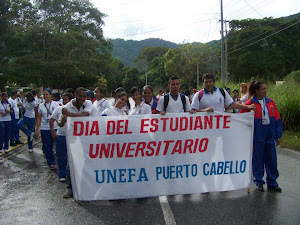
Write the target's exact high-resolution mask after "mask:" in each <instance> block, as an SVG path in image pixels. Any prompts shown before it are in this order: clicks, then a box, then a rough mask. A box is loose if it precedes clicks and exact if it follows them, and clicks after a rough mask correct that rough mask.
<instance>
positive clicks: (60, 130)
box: [51, 106, 68, 179]
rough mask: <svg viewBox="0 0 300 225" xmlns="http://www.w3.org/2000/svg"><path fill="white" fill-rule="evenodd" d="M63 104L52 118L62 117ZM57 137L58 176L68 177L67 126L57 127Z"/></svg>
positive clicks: (56, 119)
mask: <svg viewBox="0 0 300 225" xmlns="http://www.w3.org/2000/svg"><path fill="white" fill-rule="evenodd" d="M62 108H63V106H59V107H57V108H56V109H55V110H54V112H53V114H52V115H51V118H52V119H54V120H55V121H58V120H59V119H60V117H61V112H62ZM56 134H57V138H56V139H55V147H56V148H55V149H56V158H57V164H58V178H59V179H60V178H66V169H67V162H68V156H67V144H66V135H65V128H64V127H59V126H58V127H57V131H56Z"/></svg>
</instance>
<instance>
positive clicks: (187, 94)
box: [184, 89, 191, 97]
mask: <svg viewBox="0 0 300 225" xmlns="http://www.w3.org/2000/svg"><path fill="white" fill-rule="evenodd" d="M190 94H191V92H190V90H189V89H186V90H185V91H184V95H185V96H188V97H189V96H190Z"/></svg>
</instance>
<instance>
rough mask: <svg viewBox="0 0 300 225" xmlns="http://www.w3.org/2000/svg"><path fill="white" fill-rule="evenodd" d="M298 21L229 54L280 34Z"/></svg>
mask: <svg viewBox="0 0 300 225" xmlns="http://www.w3.org/2000/svg"><path fill="white" fill-rule="evenodd" d="M298 23H300V21H298V22H296V23H293V24H291V25H289V26H287V27H285V28H283V29H281V30H279V31H276V32H275V33H273V34H270V35H268V36H266V37H263V38H261V39H259V40H257V41H254V42H252V43H250V44H248V45H245V46H243V47H241V48H238V49H236V50H233V51H231V52H229V53H228V55H229V54H230V53H233V52H236V51H239V50H241V49H244V48H246V47H248V46H250V45H253V44H255V43H257V42H259V41H261V40H263V39H266V38H268V37H271V36H273V35H275V34H278V33H279V32H281V31H284V30H286V29H288V28H290V27H292V26H295V25H297V24H298Z"/></svg>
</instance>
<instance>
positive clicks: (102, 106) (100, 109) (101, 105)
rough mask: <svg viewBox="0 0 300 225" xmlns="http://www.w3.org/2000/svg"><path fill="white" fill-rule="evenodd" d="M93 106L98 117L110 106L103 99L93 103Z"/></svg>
mask: <svg viewBox="0 0 300 225" xmlns="http://www.w3.org/2000/svg"><path fill="white" fill-rule="evenodd" d="M93 104H94V106H96V108H97V112H98V116H101V115H102V112H103V111H104V110H105V109H107V108H109V107H110V106H109V103H108V101H107V100H106V99H105V98H102V99H101V100H99V101H97V100H96V101H94V103H93Z"/></svg>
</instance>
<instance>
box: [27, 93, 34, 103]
mask: <svg viewBox="0 0 300 225" xmlns="http://www.w3.org/2000/svg"><path fill="white" fill-rule="evenodd" d="M25 96H26V98H27V101H28V97H31V98H32V100H31V102H32V101H33V100H34V97H33V94H32V92H31V91H27V92H26V95H25ZM28 102H29V101H28Z"/></svg>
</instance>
